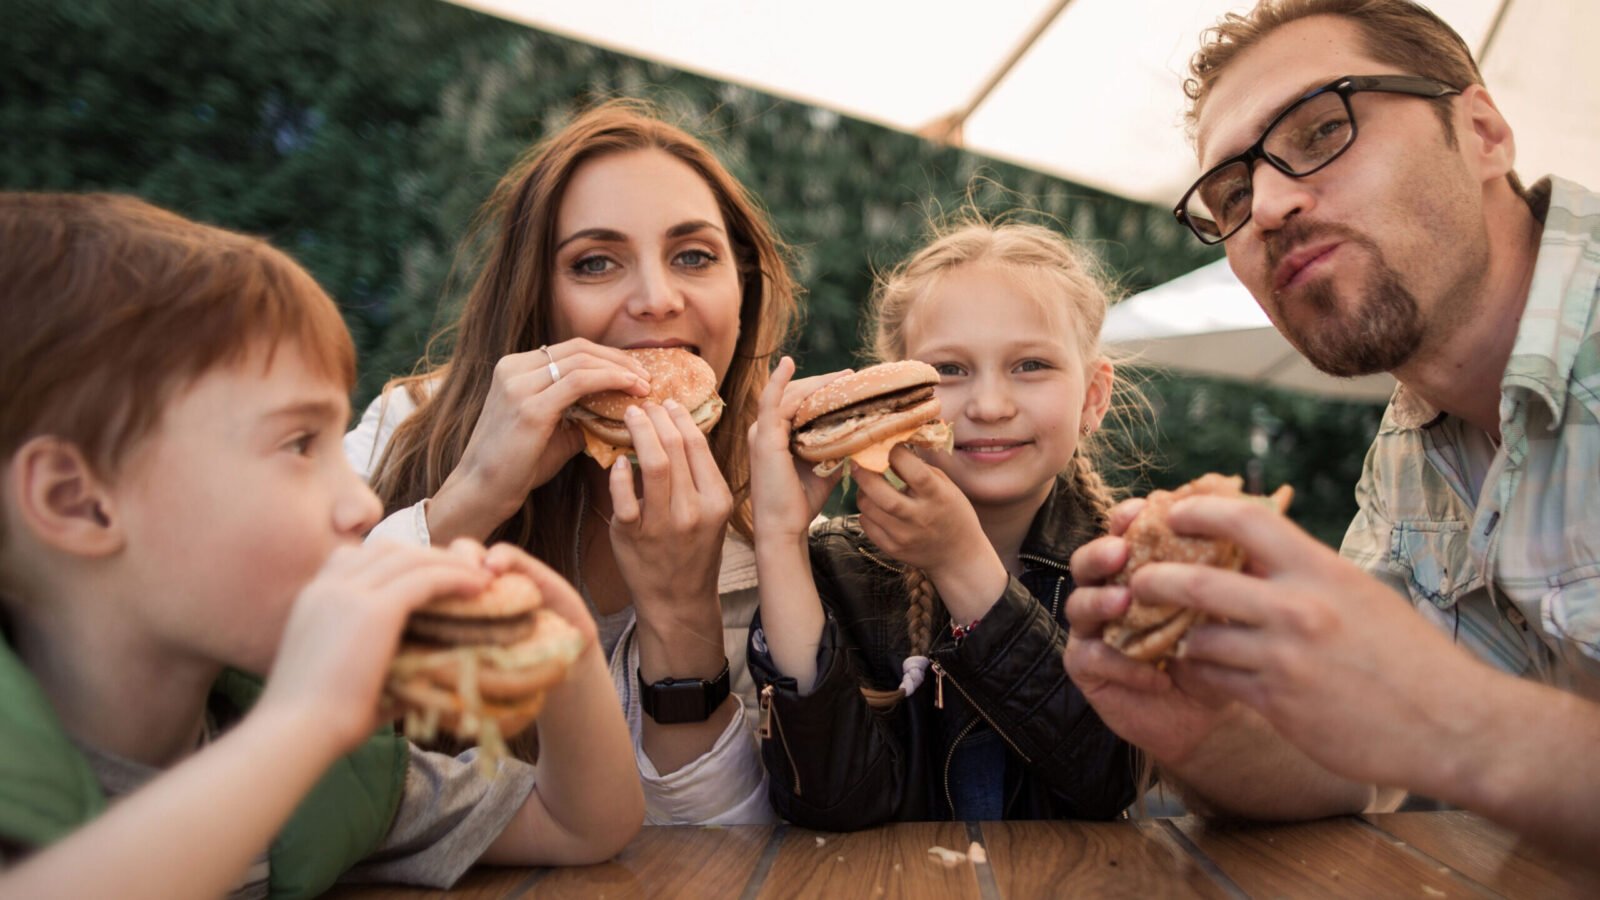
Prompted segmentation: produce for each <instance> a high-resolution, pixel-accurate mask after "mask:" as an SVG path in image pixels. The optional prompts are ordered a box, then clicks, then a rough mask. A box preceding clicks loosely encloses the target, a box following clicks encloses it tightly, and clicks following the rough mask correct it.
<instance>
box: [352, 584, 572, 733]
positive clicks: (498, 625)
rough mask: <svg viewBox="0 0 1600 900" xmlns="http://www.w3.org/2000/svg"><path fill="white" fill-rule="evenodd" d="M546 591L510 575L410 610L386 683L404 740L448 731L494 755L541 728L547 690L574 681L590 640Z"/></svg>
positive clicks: (389, 702)
mask: <svg viewBox="0 0 1600 900" xmlns="http://www.w3.org/2000/svg"><path fill="white" fill-rule="evenodd" d="M542 605H543V596H542V595H541V594H540V592H539V588H538V587H537V586H536V585H535V584H534V583H533V581H532V580H530V579H529V578H528V577H527V576H525V575H519V574H516V573H509V574H505V575H501V576H499V577H498V578H496V579H495V580H494V581H492V582H490V584H489V587H488V588H487V589H486V590H484V591H483V593H481V594H478V595H476V596H471V597H442V598H440V599H437V600H434V601H432V602H430V603H428V604H427V605H425V606H422V607H420V608H419V609H417V610H416V611H414V612H412V614H411V617H410V619H408V620H407V622H406V629H405V634H404V636H403V637H402V638H401V644H400V650H399V652H398V653H397V654H396V655H395V658H394V662H392V663H391V664H390V666H389V678H388V681H387V682H386V683H385V685H384V694H385V699H386V700H387V702H388V704H389V708H391V709H392V710H394V712H395V713H396V714H403V715H404V716H405V719H406V734H407V735H408V736H410V737H412V738H414V739H416V740H423V741H425V740H429V739H431V738H432V737H433V736H434V735H435V734H436V733H437V732H438V730H440V729H443V730H444V731H446V732H448V733H450V734H453V735H455V736H456V737H458V738H462V739H466V740H474V739H475V740H476V741H477V742H478V745H479V747H480V749H481V751H482V753H483V754H484V755H485V756H487V757H490V758H492V757H494V756H498V755H500V754H503V752H504V744H503V742H502V738H505V737H510V736H512V735H515V734H518V733H519V732H521V731H523V730H524V729H526V728H527V727H528V726H529V725H531V724H533V720H534V717H536V716H537V715H538V714H539V710H540V709H541V708H543V706H544V697H545V691H546V690H548V689H549V688H551V687H553V686H554V685H556V684H557V683H558V682H560V681H561V680H562V679H563V678H565V677H566V674H567V669H568V668H569V667H570V666H571V665H572V663H573V662H574V661H575V660H576V659H577V658H578V656H579V654H581V653H582V652H583V645H584V641H583V636H582V635H581V634H580V633H579V632H578V630H577V629H576V628H574V627H573V626H572V625H571V624H570V623H568V622H567V620H566V619H563V618H562V617H561V616H559V615H556V614H555V613H553V612H551V611H549V610H546V609H543V608H542Z"/></svg>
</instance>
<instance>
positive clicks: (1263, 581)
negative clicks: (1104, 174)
mask: <svg viewBox="0 0 1600 900" xmlns="http://www.w3.org/2000/svg"><path fill="white" fill-rule="evenodd" d="M1208 38H1209V40H1208V42H1207V43H1206V44H1205V45H1204V46H1203V48H1202V49H1201V51H1200V52H1199V53H1198V54H1197V55H1196V56H1195V58H1194V61H1193V63H1192V66H1191V68H1192V74H1193V78H1191V79H1190V80H1189V81H1188V82H1187V83H1186V85H1185V87H1186V92H1187V93H1188V95H1189V97H1190V98H1191V99H1192V101H1193V108H1192V109H1191V112H1190V116H1191V124H1192V125H1193V126H1194V136H1195V144H1196V150H1197V152H1198V155H1199V161H1200V169H1201V171H1202V172H1204V173H1205V174H1204V175H1202V176H1201V178H1200V179H1199V180H1198V182H1197V183H1196V184H1195V186H1194V187H1193V188H1192V189H1191V190H1190V191H1189V192H1188V193H1187V194H1186V195H1185V196H1184V198H1183V200H1182V201H1181V202H1180V203H1179V205H1178V208H1177V213H1178V216H1179V218H1180V219H1181V220H1183V221H1185V223H1186V224H1188V225H1189V226H1190V228H1191V229H1192V230H1193V231H1194V232H1195V234H1196V235H1197V236H1198V237H1199V238H1200V239H1201V240H1203V241H1206V242H1208V243H1218V242H1220V243H1222V244H1223V246H1224V247H1225V249H1226V251H1227V255H1228V260H1229V264H1230V265H1231V266H1232V267H1233V270H1234V272H1235V273H1236V274H1237V275H1238V276H1239V279H1240V280H1241V281H1242V282H1243V283H1244V284H1245V285H1246V286H1247V287H1249V289H1250V291H1251V293H1252V294H1254V295H1255V297H1256V299H1257V301H1258V302H1259V303H1260V304H1261V306H1262V308H1263V309H1264V310H1265V311H1266V312H1267V314H1268V316H1270V317H1271V319H1272V321H1273V323H1274V324H1275V325H1276V326H1277V327H1278V329H1279V330H1280V331H1282V332H1283V334H1284V335H1285V336H1286V337H1287V338H1288V339H1289V340H1290V342H1292V343H1293V344H1294V345H1295V346H1296V347H1297V348H1298V349H1299V350H1300V351H1301V352H1302V353H1304V354H1305V355H1306V357H1307V358H1309V359H1310V360H1311V361H1312V362H1313V363H1314V364H1315V365H1317V366H1318V367H1319V368H1321V369H1323V370H1324V371H1327V372H1330V373H1332V374H1335V375H1341V376H1353V375H1360V374H1366V373H1371V372H1378V371H1388V372H1391V373H1393V374H1394V375H1395V377H1396V378H1397V379H1398V381H1399V382H1400V387H1399V388H1398V390H1397V391H1396V393H1395V396H1394V398H1393V400H1392V401H1391V403H1390V406H1389V409H1388V411H1387V413H1386V415H1385V416H1384V420H1383V424H1382V425H1381V426H1380V428H1379V432H1378V435H1377V438H1376V440H1375V441H1374V443H1373V446H1372V449H1371V451H1370V452H1369V454H1368V457H1367V463H1366V468H1365V471H1364V472H1363V474H1362V478H1361V482H1360V484H1359V485H1358V487H1357V490H1356V492H1357V498H1358V500H1359V504H1360V510H1359V512H1358V514H1357V516H1356V519H1355V521H1354V522H1352V524H1351V526H1350V530H1349V533H1348V534H1347V535H1346V537H1345V542H1344V547H1343V549H1342V556H1343V557H1344V558H1343V559H1341V558H1340V557H1339V556H1336V555H1334V554H1333V553H1332V551H1330V550H1328V549H1327V548H1325V547H1322V546H1321V545H1319V544H1318V543H1317V542H1316V541H1315V540H1313V539H1312V538H1311V537H1309V536H1308V535H1307V534H1305V533H1304V532H1302V531H1301V530H1300V529H1298V528H1296V527H1295V526H1293V525H1292V524H1291V523H1289V522H1288V521H1287V520H1286V519H1282V518H1281V517H1277V516H1275V515H1274V514H1272V513H1270V512H1268V511H1267V510H1265V509H1264V508H1262V507H1260V506H1259V505H1256V504H1250V503H1245V502H1239V501H1227V500H1221V499H1215V498H1197V499H1194V500H1191V501H1188V502H1187V503H1184V504H1179V505H1177V506H1176V507H1175V508H1174V510H1173V516H1172V523H1173V525H1174V526H1175V527H1176V528H1179V529H1180V530H1184V531H1187V532H1190V533H1194V534H1206V535H1214V536H1220V537H1227V538H1229V539H1232V540H1234V541H1237V542H1238V543H1239V544H1240V545H1242V546H1243V547H1244V548H1245V550H1246V552H1247V553H1248V555H1249V557H1250V564H1249V566H1248V568H1247V569H1246V571H1245V572H1244V573H1228V572H1222V571H1220V570H1214V569H1201V568H1197V567H1194V566H1183V565H1176V564H1164V565H1154V566H1150V567H1147V568H1146V569H1143V570H1141V571H1140V572H1139V573H1138V575H1137V576H1136V577H1135V578H1134V579H1133V583H1132V585H1131V590H1132V591H1133V592H1134V593H1137V594H1138V595H1139V596H1140V597H1141V598H1143V599H1146V600H1150V601H1153V602H1160V603H1174V604H1180V605H1184V606H1192V607H1196V608H1199V609H1201V610H1203V611H1204V612H1206V613H1209V614H1211V615H1213V616H1215V617H1218V618H1220V619H1225V620H1226V622H1225V623H1224V624H1212V625H1205V626H1201V627H1198V628H1196V629H1194V630H1193V631H1192V632H1191V633H1190V635H1189V637H1188V638H1187V643H1186V646H1185V649H1184V652H1183V654H1182V658H1181V659H1178V660H1176V661H1174V663H1173V664H1172V665H1171V666H1170V667H1169V669H1168V670H1167V671H1165V672H1163V671H1158V670H1157V669H1155V668H1153V667H1150V666H1147V665H1142V664H1138V663H1134V662H1132V661H1131V660H1128V659H1126V658H1123V657H1121V656H1120V655H1118V654H1116V653H1115V651H1113V650H1111V649H1110V648H1109V647H1108V646H1106V645H1105V644H1103V643H1101V642H1100V641H1099V640H1098V635H1099V632H1100V630H1101V627H1102V625H1103V624H1104V622H1105V621H1106V620H1107V619H1109V618H1112V617H1115V616H1117V615H1119V614H1120V613H1121V612H1122V611H1123V610H1124V609H1125V608H1126V605H1127V603H1128V597H1129V594H1128V589H1123V588H1116V587H1090V588H1085V589H1082V590H1079V591H1078V592H1077V593H1075V594H1074V595H1073V597H1072V598H1071V599H1070V600H1069V602H1068V615H1069V617H1070V619H1071V621H1072V626H1073V629H1072V630H1073V634H1072V637H1071V639H1070V641H1069V643H1068V647H1067V650H1066V661H1067V667H1068V670H1069V671H1070V672H1071V673H1072V675H1073V677H1074V679H1075V680H1076V681H1077V683H1078V684H1079V685H1080V687H1082V688H1083V690H1084V692H1085V694H1086V695H1087V696H1088V697H1089V698H1090V700H1091V702H1093V703H1094V704H1095V706H1096V708H1097V709H1098V710H1099V712H1100V713H1101V715H1102V717H1103V718H1104V719H1105V721H1106V722H1107V723H1108V724H1109V725H1110V726H1111V727H1112V728H1113V729H1114V730H1116V731H1118V732H1119V733H1120V734H1122V735H1123V736H1124V737H1125V738H1127V739H1128V740H1130V741H1132V742H1133V743H1135V744H1138V745H1140V746H1141V747H1143V748H1144V749H1145V750H1146V751H1147V752H1148V753H1149V755H1150V756H1151V757H1153V758H1154V760H1155V761H1156V763H1157V764H1158V765H1159V766H1161V768H1162V770H1163V772H1164V773H1165V774H1166V775H1167V777H1168V778H1169V779H1171V780H1174V781H1176V782H1178V783H1179V784H1180V785H1181V786H1182V787H1183V789H1184V792H1185V794H1186V796H1188V797H1189V798H1190V799H1191V801H1192V802H1194V803H1195V804H1196V805H1198V806H1200V807H1202V808H1209V809H1211V810H1214V811H1220V812H1228V813H1234V814H1240V815H1247V816H1254V817H1260V818H1305V817H1311V816H1318V815H1329V814H1335V813H1340V812H1353V811H1358V810H1360V809H1362V808H1384V807H1385V805H1387V804H1392V803H1393V802H1394V801H1395V800H1396V799H1398V791H1395V790H1384V789H1380V788H1378V787H1375V786H1377V785H1382V786H1388V787H1390V788H1392V789H1401V790H1410V791H1417V792H1420V793H1423V794H1427V795H1429V796H1433V797H1437V798H1439V799H1442V800H1445V801H1448V802H1451V803H1454V804H1458V805H1460V806H1463V807H1466V808H1468V809H1472V810H1475V811H1477V812H1479V813H1482V814H1483V815H1486V816H1488V817H1490V818H1492V819H1495V820H1497V821H1499V822H1502V823H1504V824H1506V825H1508V826H1510V827H1512V828H1514V829H1517V830H1518V831H1520V832H1522V833H1524V834H1527V835H1529V836H1530V837H1533V838H1535V839H1537V840H1540V841H1541V842H1543V843H1545V844H1546V845H1549V846H1552V847H1556V848H1559V849H1562V850H1565V851H1566V852H1568V853H1570V854H1573V855H1578V854H1581V853H1588V854H1590V856H1591V857H1592V853H1593V848H1595V847H1597V846H1600V753H1596V752H1595V751H1596V748H1600V705H1596V701H1597V700H1600V423H1597V413H1600V322H1597V321H1596V316H1595V307H1596V296H1597V294H1596V286H1597V276H1600V196H1596V195H1594V194H1591V193H1589V192H1587V191H1585V190H1584V189H1583V188H1581V187H1579V186H1578V185H1575V184H1572V183H1571V182H1566V181H1562V180H1560V179H1549V180H1546V181H1541V182H1540V183H1538V184H1537V185H1535V186H1534V187H1533V188H1532V189H1531V190H1529V191H1524V190H1523V189H1522V187H1521V184H1520V183H1519V181H1518V180H1517V177H1516V175H1515V174H1514V172H1513V171H1512V165H1513V162H1514V157H1515V145H1514V142H1513V139H1512V132H1511V128H1510V126H1509V125H1508V124H1507V123H1506V121H1505V120H1504V119H1503V118H1502V117H1501V115H1500V113H1499V111H1498V110H1497V109H1496V108H1495V105H1494V101H1493V100H1492V99H1491V97H1490V95H1489V93H1488V91H1487V90H1486V89H1485V88H1484V86H1483V84H1482V81H1481V78H1480V76H1479V74H1478V71H1477V67H1476V66H1475V64H1474V63H1473V62H1472V59H1471V55H1470V52H1469V51H1468V50H1467V48H1466V46H1465V44H1464V43H1462V41H1461V39H1460V37H1459V36H1457V35H1456V34H1455V33H1454V32H1453V31H1451V30H1450V29H1449V27H1448V26H1446V25H1445V24H1444V23H1443V22H1441V21H1439V20H1438V19H1437V18H1436V17H1434V16H1433V15H1432V14H1431V13H1429V12H1427V11H1426V10H1425V9H1423V8H1421V7H1419V6H1416V5H1415V4H1413V3H1410V2H1406V0H1279V2H1274V0H1263V2H1262V3H1261V4H1259V5H1258V6H1257V8H1256V9H1255V10H1253V11H1251V12H1250V13H1248V14H1245V15H1243V16H1229V17H1227V18H1225V19H1224V20H1223V22H1222V23H1221V24H1219V26H1218V27H1217V28H1216V29H1213V30H1212V31H1211V32H1209V33H1208ZM1135 509H1136V507H1135V506H1134V505H1132V504H1129V505H1125V507H1124V508H1122V509H1119V510H1118V511H1117V512H1118V515H1117V517H1116V521H1115V522H1114V531H1116V532H1117V533H1120V528H1121V527H1123V526H1125V524H1126V522H1127V520H1128V519H1129V518H1131V515H1132V513H1133V512H1134V511H1135ZM1125 559H1126V547H1125V545H1124V544H1123V543H1122V542H1121V540H1120V539H1118V538H1105V539H1102V540H1101V541H1098V542H1095V543H1093V544H1090V545H1087V546H1086V547H1084V548H1083V549H1081V550H1080V551H1079V552H1078V553H1077V554H1075V556H1074V559H1073V562H1072V566H1073V571H1074V574H1075V575H1077V576H1078V582H1079V583H1080V584H1100V583H1103V582H1104V580H1105V578H1106V576H1107V575H1109V574H1111V573H1113V572H1115V571H1117V570H1118V569H1120V568H1121V567H1122V565H1123V562H1124V561H1125ZM1406 599H1409V600H1410V601H1411V602H1410V604H1409V605H1410V606H1412V607H1414V608H1415V611H1413V609H1408V608H1407V606H1408V604H1407V603H1405V602H1404V600H1406ZM1418 612H1420V613H1421V615H1420V616H1419V615H1418V614H1417V613H1418ZM1589 862H1590V864H1591V865H1592V864H1593V860H1592V859H1590V860H1589Z"/></svg>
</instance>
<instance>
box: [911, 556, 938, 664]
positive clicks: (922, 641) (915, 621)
mask: <svg viewBox="0 0 1600 900" xmlns="http://www.w3.org/2000/svg"><path fill="white" fill-rule="evenodd" d="M905 587H906V633H907V635H908V636H909V637H910V638H911V654H910V655H911V656H927V655H928V649H929V648H930V647H932V646H933V605H934V603H935V602H937V600H938V592H937V591H935V590H934V589H933V581H932V580H930V579H929V578H928V574H927V573H926V572H924V571H922V570H921V569H918V568H916V567H915V566H907V567H906V572H905Z"/></svg>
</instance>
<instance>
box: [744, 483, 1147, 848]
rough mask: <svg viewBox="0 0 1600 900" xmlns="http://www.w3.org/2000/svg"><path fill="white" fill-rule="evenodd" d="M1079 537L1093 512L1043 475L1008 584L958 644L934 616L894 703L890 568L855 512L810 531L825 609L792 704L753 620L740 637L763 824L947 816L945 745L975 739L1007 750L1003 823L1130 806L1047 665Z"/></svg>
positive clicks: (902, 650) (1126, 768) (1061, 624)
mask: <svg viewBox="0 0 1600 900" xmlns="http://www.w3.org/2000/svg"><path fill="white" fill-rule="evenodd" d="M1095 530H1096V526H1095V518H1094V516H1093V515H1092V514H1091V513H1090V511H1089V510H1088V508H1087V507H1086V506H1085V505H1084V503H1083V502H1082V501H1081V500H1080V499H1079V498H1078V496H1077V494H1076V493H1075V492H1074V491H1073V490H1072V489H1071V487H1070V483H1069V482H1067V481H1066V480H1065V479H1058V480H1057V482H1056V486H1055V488H1054V490H1053V491H1052V492H1051V494H1050V497H1049V499H1048V500H1046V502H1045V504H1044V506H1043V507H1042V508H1041V509H1040V510H1039V513H1038V515H1036V516H1035V517H1034V521H1033V525H1032V526H1031V527H1030V529H1029V533H1028V537H1027V539H1026V540H1025V541H1024V542H1023V548H1022V560H1023V562H1024V564H1025V566H1026V571H1025V572H1024V574H1023V576H1022V577H1021V579H1017V578H1012V579H1011V581H1010V584H1009V585H1008V586H1007V588H1006V592H1005V594H1004V596H1002V597H1001V598H1000V600H999V601H998V602H996V603H995V605H994V607H993V608H992V609H990V611H989V612H988V614H986V615H985V616H984V617H983V620H982V622H981V623H980V625H979V627H978V628H976V629H975V630H973V631H972V632H971V633H970V634H968V635H967V636H966V637H965V638H963V639H962V640H961V641H959V642H957V641H956V640H955V639H954V638H953V637H952V636H951V633H950V628H949V615H948V614H947V613H945V612H944V611H943V609H942V608H941V609H940V610H939V611H938V612H937V613H936V615H935V620H934V629H935V632H934V634H935V636H934V641H933V647H932V648H931V650H930V652H929V656H930V658H931V659H932V661H933V665H932V667H931V669H930V671H929V672H928V678H927V681H926V682H925V683H924V684H923V685H922V687H921V688H919V689H918V690H917V691H916V692H915V693H914V694H913V695H912V696H911V697H909V698H903V697H901V696H900V695H899V693H898V691H897V690H896V689H897V687H898V686H899V683H900V678H901V662H902V660H904V659H905V657H906V656H907V654H908V653H909V644H910V642H909V639H908V637H907V635H906V625H905V609H906V599H905V591H904V588H903V581H902V575H901V567H900V566H899V565H898V564H897V563H895V562H894V561H893V560H891V559H889V558H888V557H887V556H884V555H883V553H882V551H880V550H878V549H877V548H876V547H875V546H873V544H872V543H871V542H870V541H868V540H867V539H866V537H865V536H864V535H863V534H862V532H861V529H860V525H859V523H858V522H857V520H856V518H855V517H849V518H842V519H835V520H832V521H830V522H828V523H826V524H825V525H822V526H819V527H817V528H815V529H813V531H812V535H811V565H812V571H813V573H814V576H815V578H816V582H817V592H818V593H819V594H820V595H821V597H822V602H823V606H824V608H825V609H826V611H827V622H826V625H825V626H824V628H823V634H822V644H821V646H820V648H819V650H818V655H817V672H818V679H817V685H816V689H815V690H814V691H812V693H810V694H809V695H806V696H804V697H802V696H800V694H799V693H798V691H797V690H796V685H795V682H794V679H792V678H787V677H784V676H782V675H780V674H779V673H778V672H777V670H776V669H775V667H774V666H773V663H772V659H771V657H770V656H769V655H768V654H767V652H766V640H765V634H764V633H763V631H762V630H761V622H760V618H759V616H758V617H757V618H756V620H755V621H754V622H752V623H751V628H750V646H749V663H750V673H751V675H752V676H753V677H754V678H755V681H756V684H757V686H758V688H759V690H760V707H761V732H760V733H761V734H762V735H763V737H762V739H761V754H762V759H763V760H764V762H765V763H766V766H767V772H768V773H769V775H770V783H771V796H772V805H773V807H774V808H775V809H776V810H777V812H778V814H779V815H781V816H783V817H784V818H785V819H788V820H789V821H791V822H793V823H795V824H798V825H803V826H806V827H810V828H817V829H822V830H827V831H851V830H855V829H860V828H865V827H868V826H871V825H875V824H878V823H881V822H888V821H906V820H926V819H950V818H953V817H954V807H953V803H952V801H951V798H950V782H949V779H950V772H949V766H950V760H951V759H952V757H953V755H954V750H955V747H956V744H957V743H958V742H959V741H962V740H966V739H968V738H969V736H970V735H971V734H973V733H974V732H975V731H976V730H978V729H983V728H990V729H993V730H994V731H995V732H996V733H998V734H999V735H1000V737H1001V738H1002V739H1003V740H1004V743H1005V745H1006V747H1007V748H1008V749H1007V751H1006V752H1007V764H1006V772H1007V774H1006V783H1005V801H1004V803H1005V805H1004V815H1005V817H1006V818H1008V819H1030V818H1031V819H1038V818H1079V819H1111V818H1114V817H1116V816H1117V815H1118V814H1120V813H1121V812H1122V811H1123V809H1125V808H1126V807H1127V806H1128V804H1129V803H1131V802H1132V801H1133V797H1134V778H1135V773H1134V767H1133V757H1132V753H1131V752H1130V748H1129V746H1128V744H1126V743H1125V742H1123V741H1122V740H1121V739H1120V738H1118V737H1117V736H1116V735H1114V734H1112V733H1111V731H1110V730H1109V729H1108V728H1106V726H1105V724H1104V723H1103V722H1101V721H1100V717H1099V715H1098V714H1096V713H1095V711H1094V709H1093V708H1091V707H1090V706H1089V703H1088V701H1087V700H1085V699H1084V696H1083V694H1082V693H1081V692H1080V691H1079V690H1078V689H1077V687H1076V686H1074V685H1073V684H1072V682H1071V681H1070V680H1069V679H1068V678H1067V674H1066V670H1065V668H1064V667H1063V665H1062V662H1061V650H1062V647H1063V646H1064V644H1065V642H1066V618H1065V606H1066V598H1067V594H1068V593H1070V592H1071V591H1072V587H1073V583H1072V576H1071V574H1070V573H1069V572H1068V570H1067V560H1068V557H1069V556H1070V555H1071V552H1072V550H1073V549H1075V548H1076V547H1078V545H1080V544H1082V543H1084V542H1085V541H1087V540H1089V539H1090V538H1092V537H1094V535H1095ZM869 694H870V695H872V696H873V697H874V698H877V700H878V702H877V703H869V700H868V695H869ZM941 701H942V705H941ZM886 704H889V705H886ZM874 706H878V707H879V708H877V709H875V708H874Z"/></svg>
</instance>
